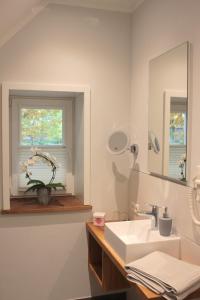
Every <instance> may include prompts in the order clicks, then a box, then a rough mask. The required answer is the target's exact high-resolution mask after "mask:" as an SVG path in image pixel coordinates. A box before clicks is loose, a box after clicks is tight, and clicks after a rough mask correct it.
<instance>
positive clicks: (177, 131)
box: [170, 112, 186, 145]
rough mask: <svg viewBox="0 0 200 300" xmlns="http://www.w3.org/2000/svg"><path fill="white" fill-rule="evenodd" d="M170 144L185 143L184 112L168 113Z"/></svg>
mask: <svg viewBox="0 0 200 300" xmlns="http://www.w3.org/2000/svg"><path fill="white" fill-rule="evenodd" d="M170 145H186V112H171V113H170Z"/></svg>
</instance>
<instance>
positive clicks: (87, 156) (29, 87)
mask: <svg viewBox="0 0 200 300" xmlns="http://www.w3.org/2000/svg"><path fill="white" fill-rule="evenodd" d="M14 91H46V92H51V91H52V92H58V93H59V92H66V93H67V92H74V93H83V95H84V204H90V203H91V199H90V190H91V188H90V185H91V183H90V180H91V162H90V161H91V141H90V136H91V126H90V118H91V117H90V101H91V100H90V87H89V86H84V85H60V84H37V83H15V82H3V83H2V166H3V209H10V174H9V173H10V171H9V170H10V163H9V160H10V157H9V153H10V141H9V95H10V93H11V92H14Z"/></svg>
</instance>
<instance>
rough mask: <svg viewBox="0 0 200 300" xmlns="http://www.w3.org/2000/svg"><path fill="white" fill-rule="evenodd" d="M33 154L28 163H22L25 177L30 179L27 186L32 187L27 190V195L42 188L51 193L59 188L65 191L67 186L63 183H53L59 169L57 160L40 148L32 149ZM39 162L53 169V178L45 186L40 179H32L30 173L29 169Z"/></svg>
mask: <svg viewBox="0 0 200 300" xmlns="http://www.w3.org/2000/svg"><path fill="white" fill-rule="evenodd" d="M31 152H32V156H31V157H30V158H28V159H27V160H26V161H24V162H22V163H20V167H21V171H22V172H23V173H25V177H26V178H27V179H28V182H27V185H30V187H29V188H28V189H27V190H26V193H27V192H29V191H33V192H34V191H38V190H39V189H42V188H46V189H47V190H48V191H49V192H51V190H52V189H54V190H57V188H62V189H65V186H64V185H63V184H62V183H60V182H59V183H54V182H53V181H54V179H55V176H56V169H57V168H58V167H59V165H58V162H57V160H56V158H55V157H54V156H53V155H51V154H49V153H48V152H42V151H41V149H38V148H31ZM39 161H41V162H43V163H45V164H47V165H48V166H49V167H51V171H52V177H51V179H50V181H49V183H48V184H45V183H44V182H43V181H41V180H39V179H32V178H31V175H32V173H31V172H30V171H29V167H30V166H34V165H35V164H36V163H38V162H39Z"/></svg>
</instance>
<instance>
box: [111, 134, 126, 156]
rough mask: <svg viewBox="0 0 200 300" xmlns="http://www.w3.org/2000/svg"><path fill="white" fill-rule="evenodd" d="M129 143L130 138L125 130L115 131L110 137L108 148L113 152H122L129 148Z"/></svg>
mask: <svg viewBox="0 0 200 300" xmlns="http://www.w3.org/2000/svg"><path fill="white" fill-rule="evenodd" d="M128 145H129V139H128V136H127V135H126V133H125V132H123V131H115V132H113V133H112V134H111V135H110V136H109V139H108V145H107V147H108V150H109V151H110V152H111V153H112V154H121V153H123V152H124V151H126V150H127V148H128Z"/></svg>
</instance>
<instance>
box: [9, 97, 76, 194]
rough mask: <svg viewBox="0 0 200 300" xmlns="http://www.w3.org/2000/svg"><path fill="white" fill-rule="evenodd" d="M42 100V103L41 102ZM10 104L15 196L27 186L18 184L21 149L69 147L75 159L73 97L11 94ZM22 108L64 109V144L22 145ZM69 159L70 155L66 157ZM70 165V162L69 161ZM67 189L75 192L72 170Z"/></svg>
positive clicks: (13, 188) (67, 175)
mask: <svg viewBox="0 0 200 300" xmlns="http://www.w3.org/2000/svg"><path fill="white" fill-rule="evenodd" d="M41 100H42V103H41ZM10 106H11V122H12V125H11V128H12V130H11V144H12V150H11V152H12V153H11V157H12V158H11V159H12V164H11V194H12V195H13V196H15V195H20V192H22V191H25V190H26V188H22V187H19V186H18V183H19V182H18V174H19V161H18V158H17V155H16V153H18V152H19V151H20V150H23V149H24V150H25V151H27V152H29V153H30V148H31V147H38V148H40V149H44V150H45V151H47V152H49V151H50V149H53V150H54V151H59V149H61V148H65V149H66V155H67V149H68V151H69V152H70V156H71V158H72V160H73V151H72V147H73V136H72V131H73V119H74V116H73V99H72V98H70V97H69V98H66V99H63V98H58V97H54V98H47V97H42V96H38V97H20V96H11V97H10ZM22 108H33V109H34V108H44V109H45V108H49V109H62V111H63V119H62V136H63V144H60V145H46V146H43V145H33V146H29V145H27V146H25V145H24V146H23V145H20V140H21V130H20V127H21V126H20V125H21V124H20V118H21V114H20V112H21V109H22ZM66 159H68V157H67V158H66ZM67 165H68V163H67ZM65 184H66V186H67V191H68V192H69V193H72V194H74V176H73V174H72V173H70V172H66V182H65Z"/></svg>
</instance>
